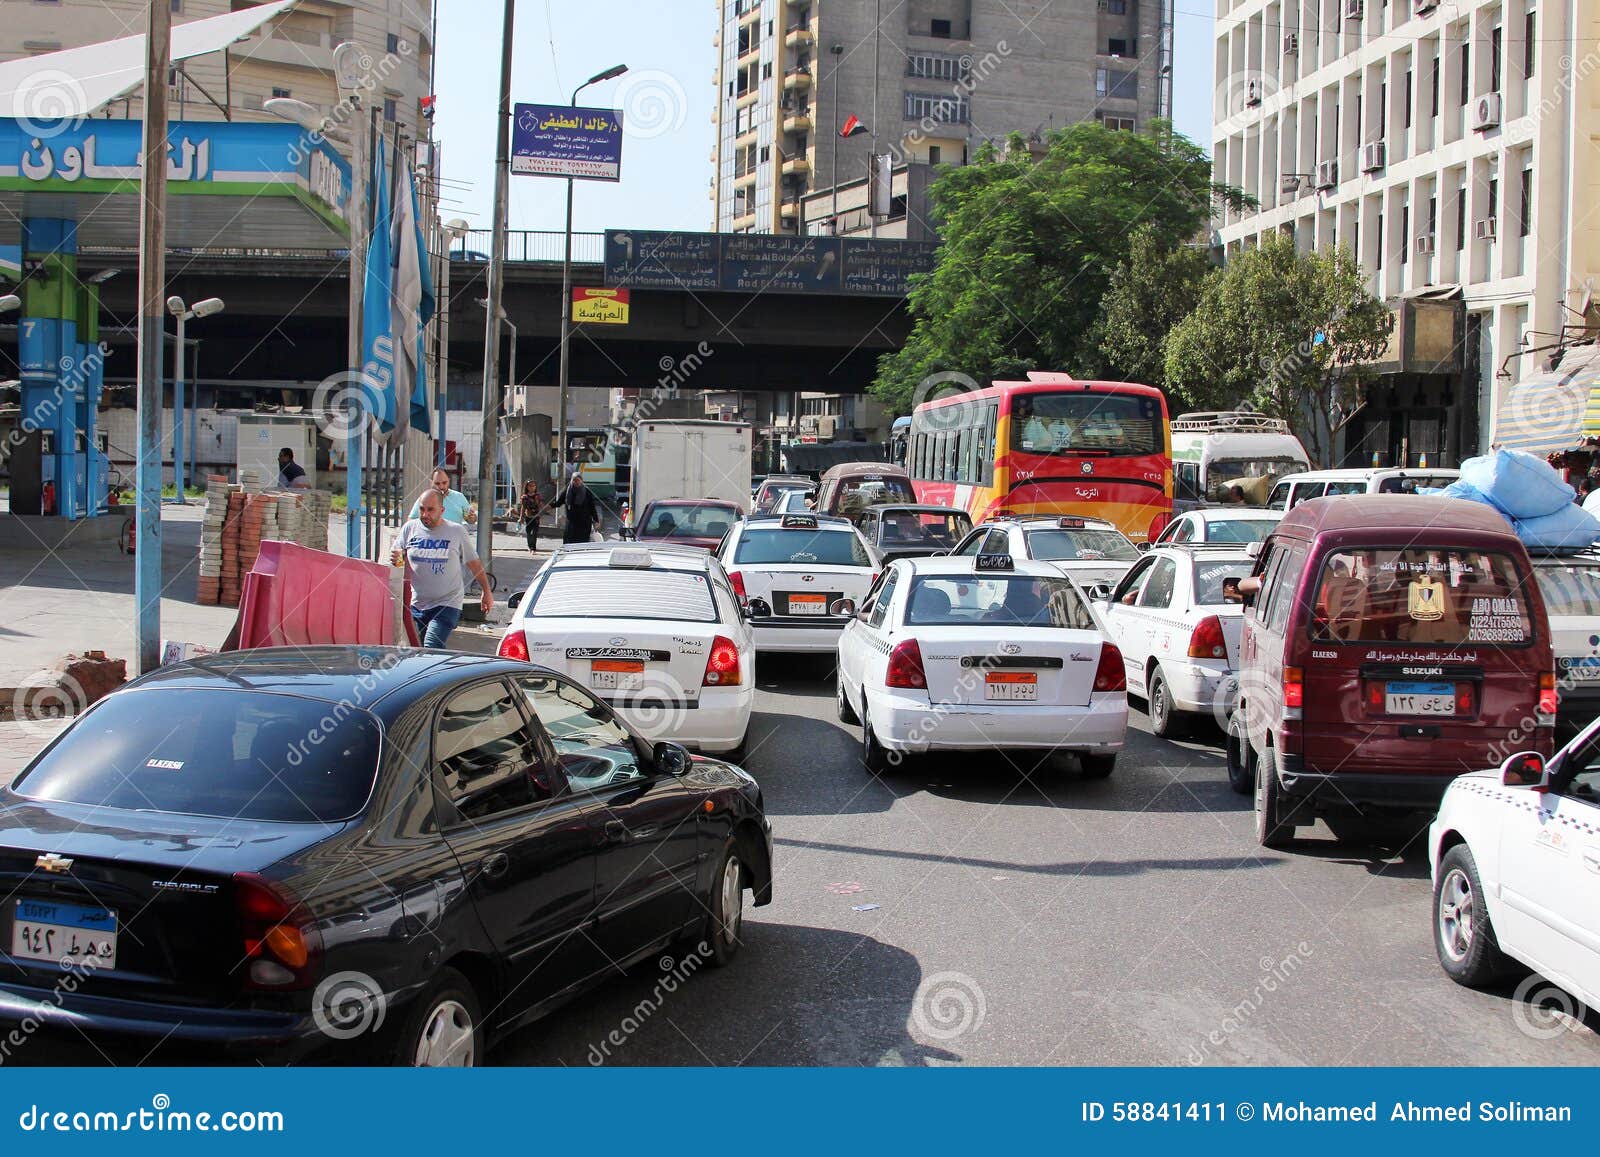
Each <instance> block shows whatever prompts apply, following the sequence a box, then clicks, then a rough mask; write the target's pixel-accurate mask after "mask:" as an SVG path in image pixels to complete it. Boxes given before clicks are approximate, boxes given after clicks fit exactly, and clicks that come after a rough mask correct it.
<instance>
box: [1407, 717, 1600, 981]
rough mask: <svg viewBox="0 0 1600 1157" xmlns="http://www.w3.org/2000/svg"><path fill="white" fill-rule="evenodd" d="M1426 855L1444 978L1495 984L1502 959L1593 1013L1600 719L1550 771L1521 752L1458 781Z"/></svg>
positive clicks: (1443, 804) (1598, 925) (1598, 960)
mask: <svg viewBox="0 0 1600 1157" xmlns="http://www.w3.org/2000/svg"><path fill="white" fill-rule="evenodd" d="M1428 853H1429V862H1430V865H1431V867H1432V874H1433V939H1434V948H1435V950H1436V951H1437V952H1438V955H1439V963H1440V965H1442V966H1443V968H1444V970H1445V972H1446V973H1447V974H1448V975H1449V976H1450V978H1451V979H1452V980H1455V981H1456V982H1457V983H1460V984H1466V985H1474V986H1476V985H1486V984H1491V983H1493V982H1494V981H1496V980H1498V979H1500V978H1501V977H1503V976H1504V975H1505V974H1506V973H1507V971H1509V967H1510V961H1509V960H1508V959H1507V958H1508V957H1510V958H1511V959H1513V960H1516V961H1520V962H1521V963H1522V964H1525V965H1527V966H1528V967H1529V968H1531V969H1533V970H1534V971H1536V972H1538V973H1540V974H1541V975H1543V976H1546V977H1548V978H1549V979H1550V980H1552V981H1554V982H1555V983H1556V984H1558V985H1559V986H1561V987H1562V988H1564V989H1566V990H1567V992H1569V993H1571V994H1572V995H1573V996H1574V997H1576V998H1577V999H1578V1000H1581V1001H1583V1002H1584V1003H1585V1004H1587V1005H1588V1006H1589V1007H1590V1008H1600V904H1597V903H1596V902H1595V892H1596V887H1597V885H1600V720H1597V721H1595V722H1593V723H1591V724H1590V725H1589V726H1588V727H1586V728H1584V730H1583V732H1582V733H1581V734H1580V735H1579V736H1578V737H1577V738H1576V739H1574V740H1573V741H1572V742H1571V743H1569V744H1567V746H1566V747H1564V748H1562V749H1561V750H1560V751H1559V752H1557V753H1556V755H1555V758H1553V759H1552V760H1550V762H1549V765H1548V766H1546V765H1545V762H1544V760H1543V759H1542V758H1541V757H1540V756H1539V755H1538V754H1537V753H1534V752H1522V753H1520V754H1517V755H1513V756H1511V757H1510V758H1508V759H1507V760H1506V761H1505V762H1504V763H1503V764H1501V765H1500V768H1499V770H1498V771H1477V772H1472V773H1470V774H1467V775H1463V776H1461V777H1459V778H1458V779H1456V780H1454V781H1453V782H1452V783H1451V784H1450V786H1449V787H1448V788H1447V789H1446V790H1445V793H1444V799H1443V800H1441V801H1440V804H1439V815H1438V817H1437V818H1436V819H1435V820H1434V821H1433V826H1432V828H1430V829H1429V833H1428ZM1569 1011H1572V1010H1571V1009H1569Z"/></svg>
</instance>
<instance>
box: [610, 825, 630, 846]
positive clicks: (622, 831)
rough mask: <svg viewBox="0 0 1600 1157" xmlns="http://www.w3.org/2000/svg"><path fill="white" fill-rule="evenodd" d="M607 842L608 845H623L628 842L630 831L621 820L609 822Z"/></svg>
mask: <svg viewBox="0 0 1600 1157" xmlns="http://www.w3.org/2000/svg"><path fill="white" fill-rule="evenodd" d="M605 836H606V839H605V842H606V843H608V844H623V843H627V841H628V829H627V828H626V827H625V826H624V825H623V823H622V821H621V820H607V821H606V826H605Z"/></svg>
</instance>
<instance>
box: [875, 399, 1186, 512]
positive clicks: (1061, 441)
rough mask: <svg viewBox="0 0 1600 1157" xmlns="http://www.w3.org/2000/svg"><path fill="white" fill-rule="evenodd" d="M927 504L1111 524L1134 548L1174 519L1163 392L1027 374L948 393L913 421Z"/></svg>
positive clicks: (911, 467) (918, 482)
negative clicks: (1075, 517)
mask: <svg viewBox="0 0 1600 1157" xmlns="http://www.w3.org/2000/svg"><path fill="white" fill-rule="evenodd" d="M906 469H907V470H908V471H909V472H910V474H911V477H912V480H913V484H914V485H915V487H916V491H917V501H918V502H931V503H937V504H940V505H943V506H954V507H956V508H958V509H962V510H966V511H967V512H968V513H969V514H971V515H972V519H973V521H974V522H975V523H976V522H982V521H983V520H984V519H985V518H992V517H994V516H996V515H1000V514H1012V515H1029V514H1073V515H1085V516H1090V517H1094V518H1104V519H1106V520H1108V521H1110V522H1113V523H1115V524H1116V525H1117V527H1118V529H1120V530H1121V531H1122V532H1123V533H1124V534H1126V535H1127V536H1128V537H1129V538H1131V539H1133V540H1134V541H1135V542H1143V541H1145V540H1146V539H1154V538H1155V537H1156V535H1158V534H1160V533H1161V529H1162V528H1163V527H1164V526H1166V524H1167V523H1168V522H1169V521H1171V519H1172V439H1171V434H1170V432H1169V430H1168V428H1167V403H1166V399H1165V398H1163V397H1162V395H1161V391H1160V390H1157V389H1154V388H1152V387H1150V386H1140V385H1134V384H1132V383H1129V382H1086V381H1079V380H1078V379H1076V378H1073V377H1072V376H1070V375H1068V374H1060V373H1039V372H1033V373H1029V374H1028V380H1027V381H1025V382H995V383H994V384H993V385H991V386H989V388H988V389H985V390H978V391H968V392H962V393H950V394H945V395H943V396H942V397H938V398H934V399H932V400H931V401H928V402H924V403H923V404H922V405H920V406H918V407H917V409H916V411H915V412H914V413H913V414H912V416H911V438H910V443H909V447H908V452H907V454H906Z"/></svg>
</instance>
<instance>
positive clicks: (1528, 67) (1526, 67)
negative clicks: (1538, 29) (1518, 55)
mask: <svg viewBox="0 0 1600 1157" xmlns="http://www.w3.org/2000/svg"><path fill="white" fill-rule="evenodd" d="M1534 24H1535V20H1534V15H1533V13H1532V12H1530V13H1528V14H1527V15H1526V16H1525V17H1523V20H1522V75H1523V76H1525V77H1527V78H1528V79H1529V80H1532V79H1533V46H1534V44H1535V43H1536V42H1535V40H1534V38H1533V33H1534Z"/></svg>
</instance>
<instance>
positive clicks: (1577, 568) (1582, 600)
mask: <svg viewBox="0 0 1600 1157" xmlns="http://www.w3.org/2000/svg"><path fill="white" fill-rule="evenodd" d="M1533 573H1534V574H1536V575H1538V576H1539V593H1540V594H1541V595H1543V596H1544V609H1545V611H1546V612H1547V613H1549V614H1551V615H1566V616H1571V615H1586V616H1587V615H1594V616H1600V565H1596V564H1594V563H1577V562H1574V563H1562V564H1560V565H1551V566H1536V567H1534V568H1533Z"/></svg>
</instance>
